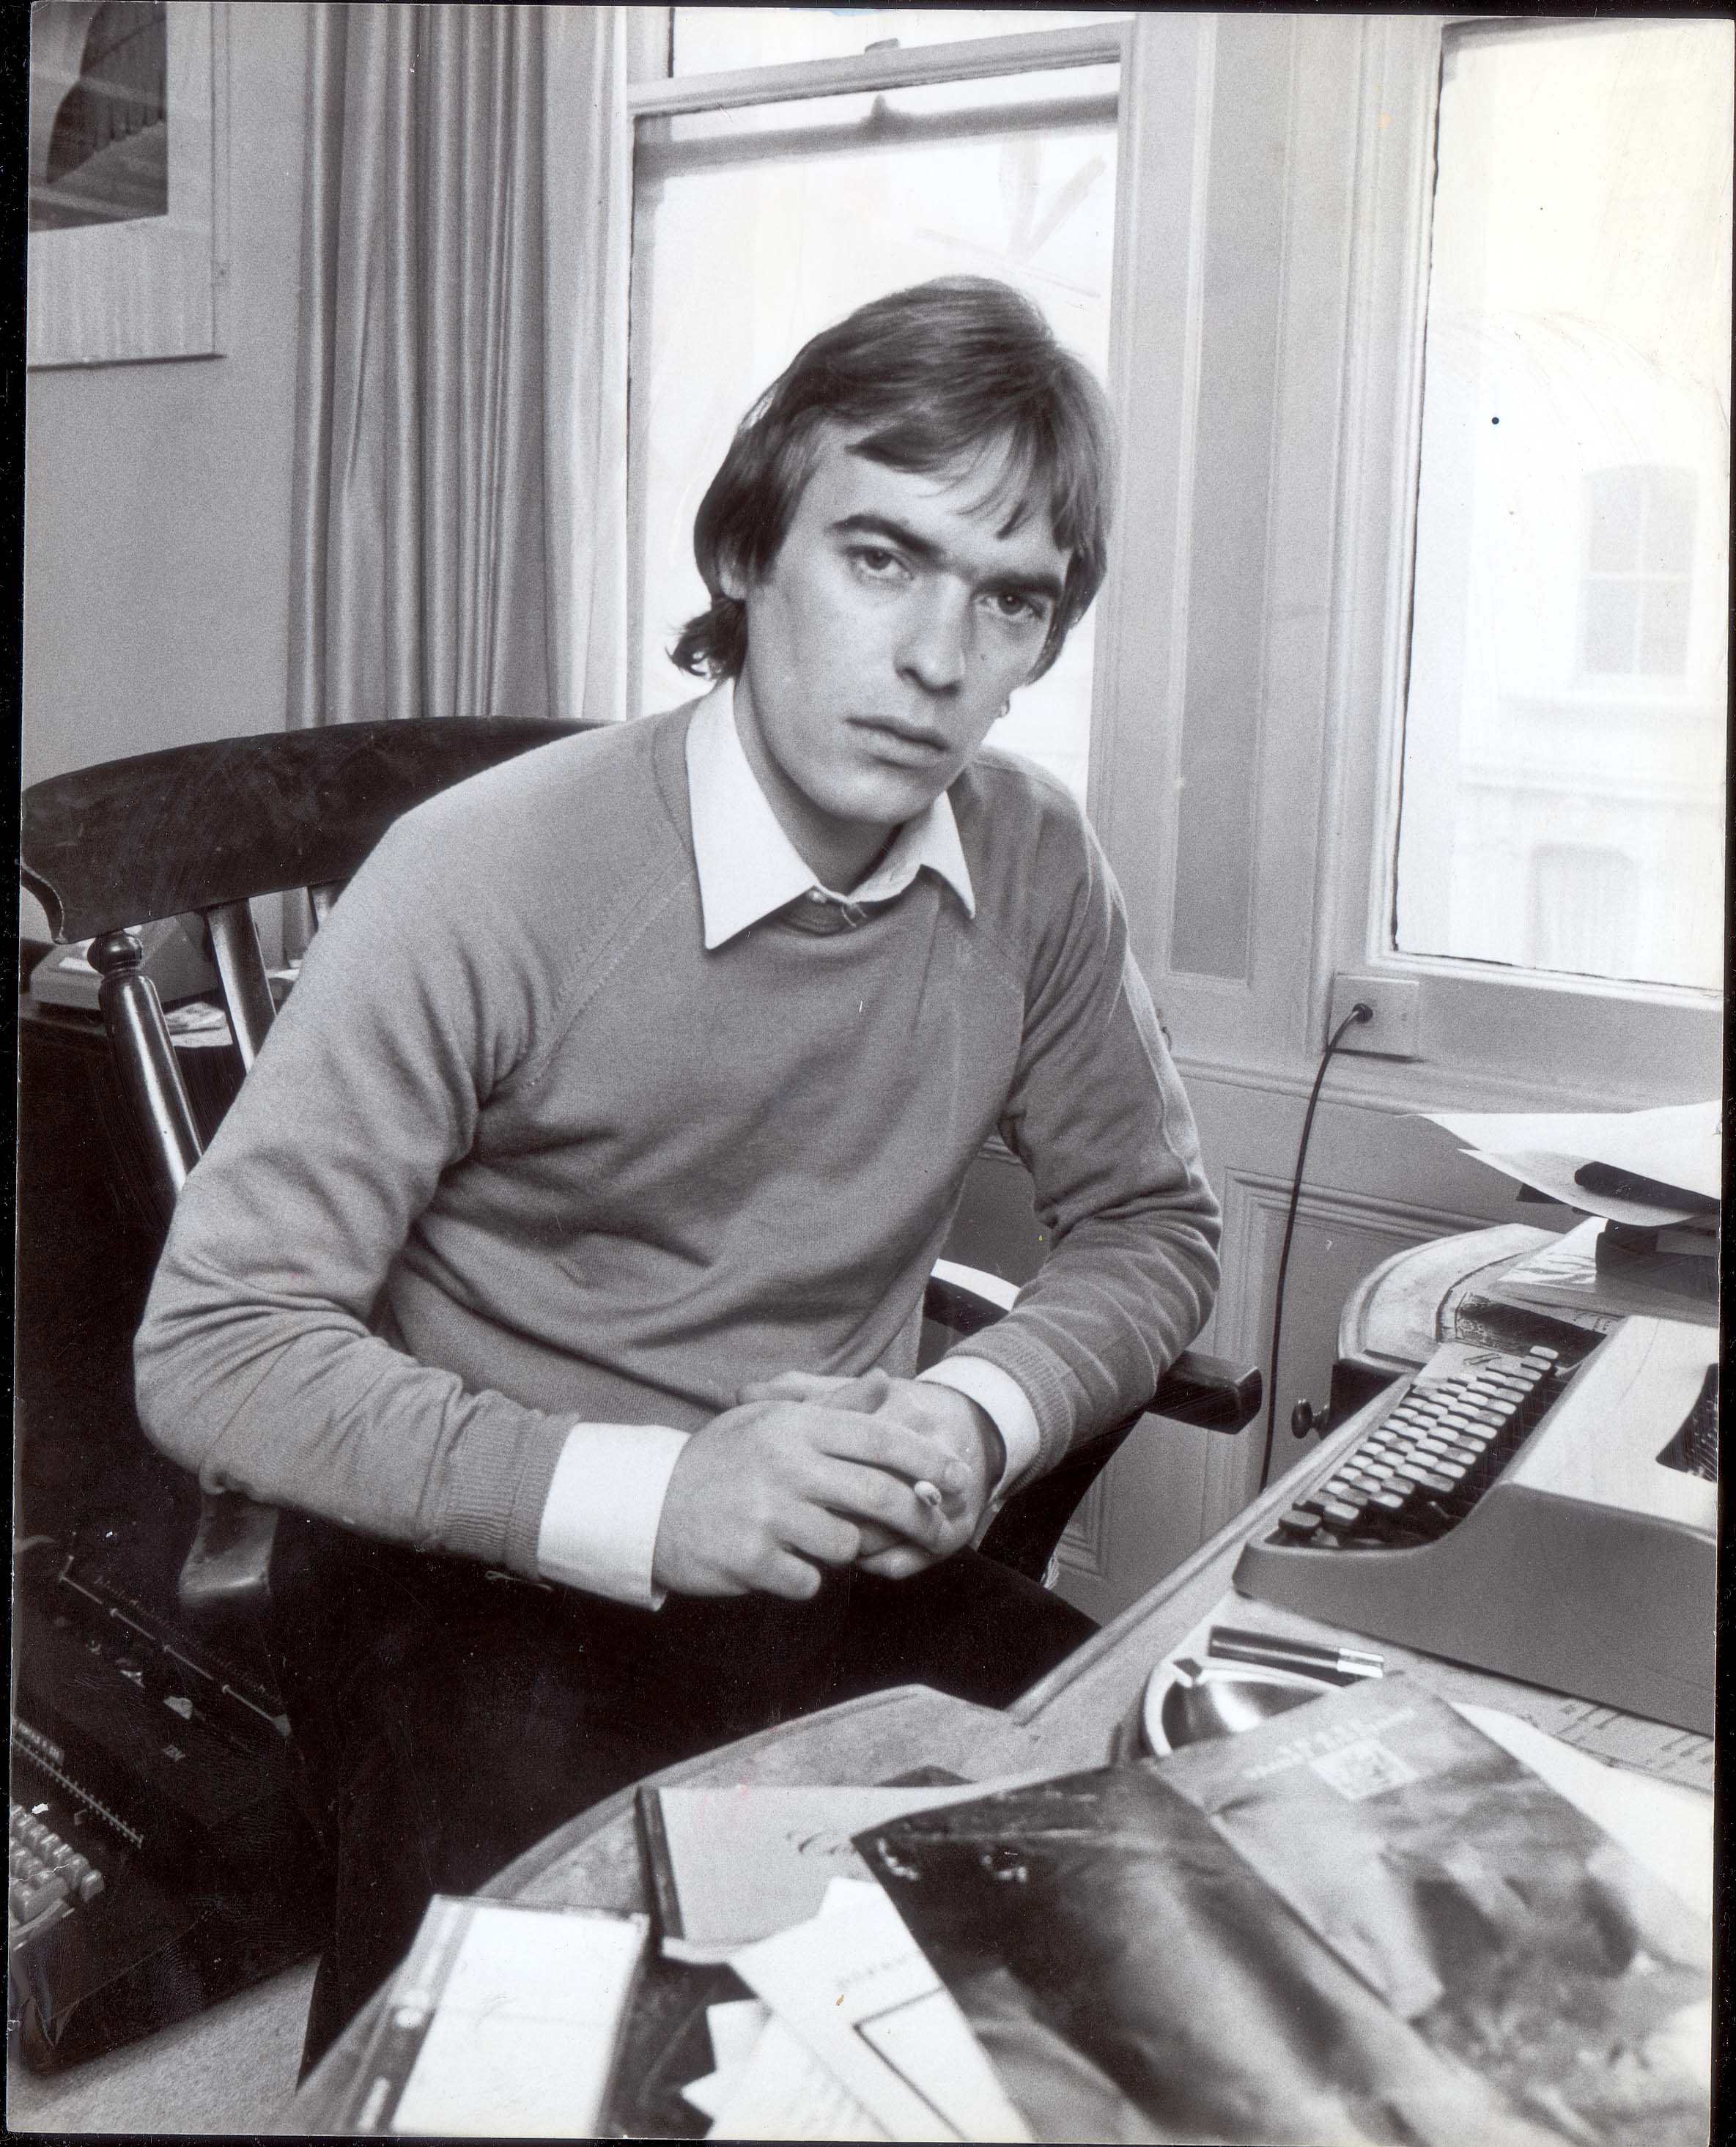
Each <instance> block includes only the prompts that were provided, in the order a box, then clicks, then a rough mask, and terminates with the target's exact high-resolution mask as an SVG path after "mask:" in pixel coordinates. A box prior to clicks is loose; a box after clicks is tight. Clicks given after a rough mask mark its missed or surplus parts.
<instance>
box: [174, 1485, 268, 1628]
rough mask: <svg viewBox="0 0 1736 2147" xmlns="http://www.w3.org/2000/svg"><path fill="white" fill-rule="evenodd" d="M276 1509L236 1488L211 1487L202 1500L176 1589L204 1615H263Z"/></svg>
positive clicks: (188, 1606)
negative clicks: (196, 1527)
mask: <svg viewBox="0 0 1736 2147" xmlns="http://www.w3.org/2000/svg"><path fill="white" fill-rule="evenodd" d="M277 1533H278V1509H277V1508H276V1507H275V1506H262V1505H260V1504H258V1503H257V1502H256V1501H255V1500H253V1499H249V1498H247V1497H244V1496H243V1494H241V1493H240V1492H238V1491H207V1492H206V1493H205V1494H204V1495H203V1498H202V1499H201V1500H200V1502H199V1525H198V1532H197V1533H196V1534H195V1535H194V1537H193V1548H192V1549H190V1550H189V1551H188V1554H187V1556H186V1557H185V1559H183V1561H182V1564H181V1577H180V1580H179V1582H178V1584H177V1587H176V1594H177V1595H178V1598H179V1600H180V1604H181V1608H182V1609H183V1610H184V1611H185V1612H186V1613H187V1614H188V1616H189V1617H191V1618H198V1619H209V1618H215V1617H233V1616H234V1615H235V1614H237V1613H240V1614H243V1615H249V1616H256V1617H263V1614H264V1613H265V1611H266V1609H267V1608H268V1605H269V1604H270V1600H271V1580H270V1570H271V1552H272V1544H273V1542H274V1541H275V1540H276V1538H277Z"/></svg>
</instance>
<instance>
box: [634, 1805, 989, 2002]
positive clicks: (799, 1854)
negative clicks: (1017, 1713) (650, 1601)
mask: <svg viewBox="0 0 1736 2147" xmlns="http://www.w3.org/2000/svg"><path fill="white" fill-rule="evenodd" d="M1026 1779H1031V1777H1028V1776H1023V1775H1020V1776H1009V1777H1008V1778H1006V1779H1005V1780H1003V1781H997V1782H988V1783H984V1782H960V1781H959V1780H958V1778H957V1777H956V1776H948V1777H947V1778H946V1779H945V1780H944V1781H943V1782H937V1781H933V1780H929V1781H924V1782H920V1783H915V1782H905V1783H888V1784H883V1785H881V1786H879V1787H877V1788H856V1787H843V1788H836V1787H807V1788H791V1787H786V1786H783V1785H782V1784H775V1785H768V1786H766V1787H758V1786H749V1785H747V1784H742V1785H738V1786H737V1787H734V1788H731V1789H681V1788H675V1789H640V1791H639V1793H638V1812H639V1827H640V1833H641V1835H642V1837H643V1843H644V1847H645V1855H646V1861H647V1863H648V1865H649V1867H650V1871H651V1883H652V1890H653V1896H654V1898H655V1900H656V1904H657V1920H658V1930H659V1933H660V1934H661V1936H662V1940H663V1954H664V1955H665V1957H666V1958H668V1959H671V1960H681V1961H688V1962H693V1963H696V1964H704V1963H711V1962H717V1961H723V1960H727V1959H728V1958H729V1956H730V1955H731V1954H733V1953H734V1952H736V1951H737V1950H738V1949H739V1948H741V1947H743V1946H745V1945H751V1944H753V1943H754V1942H755V1941H756V1940H757V1939H763V1938H768V1937H770V1935H771V1934H772V1933H773V1932H774V1931H781V1930H783V1929H787V1928H788V1926H789V1925H790V1924H799V1923H805V1922H806V1921H807V1920H808V1918H809V1917H811V1916H813V1915H816V1914H818V1912H819V1908H820V1904H821V1902H822V1900H823V1899H824V1897H825V1893H826V1888H827V1886H828V1884H829V1883H830V1881H831V1880H832V1879H866V1878H867V1877H868V1870H867V1867H866V1866H865V1865H864V1864H863V1862H862V1859H861V1858H860V1857H859V1856H858V1854H857V1853H856V1850H855V1849H854V1847H853V1844H852V1837H853V1835H855V1834H860V1833H861V1832H862V1831H863V1829H864V1828H867V1827H872V1826H878V1824H881V1822H882V1821H883V1820H885V1819H897V1818H898V1817H900V1816H901V1815H902V1814H903V1813H905V1812H909V1811H920V1810H922V1809H924V1808H925V1807H926V1806H929V1805H933V1804H947V1803H957V1802H959V1801H961V1800H963V1799H969V1798H972V1797H980V1796H981V1795H983V1793H984V1792H985V1790H988V1789H998V1788H1002V1787H1006V1786H1008V1785H1010V1784H1011V1783H1013V1782H1014V1781H1022V1780H1026Z"/></svg>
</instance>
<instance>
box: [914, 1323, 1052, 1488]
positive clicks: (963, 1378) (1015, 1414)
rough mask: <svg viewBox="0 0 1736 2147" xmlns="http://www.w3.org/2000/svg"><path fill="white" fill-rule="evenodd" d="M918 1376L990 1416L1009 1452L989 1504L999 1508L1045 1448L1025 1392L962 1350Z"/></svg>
mask: <svg viewBox="0 0 1736 2147" xmlns="http://www.w3.org/2000/svg"><path fill="white" fill-rule="evenodd" d="M918 1377H919V1378H921V1379H933V1380H934V1381H935V1382H936V1384H938V1385H940V1386H943V1387H951V1388H953V1389H955V1390H956V1391H957V1392H958V1393H959V1394H963V1395H965V1396H967V1397H968V1399H970V1400H972V1401H973V1402H975V1403H976V1404H978V1407H979V1408H982V1409H986V1410H987V1411H988V1414H989V1417H990V1419H991V1420H992V1421H993V1425H994V1428H995V1429H996V1430H997V1431H998V1432H999V1434H1000V1435H1001V1444H1002V1445H1003V1446H1004V1447H1005V1448H1006V1449H1007V1465H1006V1467H1005V1468H1004V1469H1002V1471H1001V1480H1000V1482H999V1483H998V1484H996V1485H995V1487H994V1491H993V1496H992V1498H991V1499H990V1502H989V1503H990V1504H991V1506H998V1505H999V1504H1000V1503H1001V1501H1002V1500H1003V1499H1004V1498H1005V1497H1006V1496H1007V1494H1008V1492H1009V1491H1011V1490H1012V1489H1013V1487H1014V1486H1015V1485H1016V1484H1017V1483H1018V1479H1019V1478H1020V1477H1021V1476H1023V1474H1024V1473H1025V1471H1026V1470H1027V1469H1028V1468H1029V1467H1030V1465H1031V1464H1032V1463H1033V1461H1034V1460H1035V1459H1037V1455H1038V1449H1039V1448H1040V1447H1041V1445H1042V1439H1041V1438H1040V1436H1039V1434H1038V1429H1037V1412H1036V1410H1035V1409H1033V1408H1032V1407H1031V1404H1030V1400H1029V1399H1028V1396H1027V1394H1026V1393H1025V1390H1024V1389H1023V1387H1022V1386H1020V1384H1018V1380H1017V1379H1014V1378H1013V1374H1011V1373H1010V1372H1003V1370H1002V1369H1001V1368H1000V1366H999V1365H998V1364H990V1363H989V1361H988V1359H987V1358H986V1357H973V1356H970V1355H968V1354H963V1353H961V1352H960V1351H958V1350H954V1351H953V1354H952V1355H951V1356H949V1357H943V1358H942V1359H941V1360H940V1362H939V1363H938V1364H931V1365H930V1366H929V1367H928V1370H927V1371H926V1372H923V1373H920V1374H918Z"/></svg>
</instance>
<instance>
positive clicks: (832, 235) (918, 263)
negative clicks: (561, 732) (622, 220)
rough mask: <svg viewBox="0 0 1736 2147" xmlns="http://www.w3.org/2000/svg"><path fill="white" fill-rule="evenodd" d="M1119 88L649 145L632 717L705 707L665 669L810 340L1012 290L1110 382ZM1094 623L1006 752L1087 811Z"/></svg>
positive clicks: (1019, 723)
mask: <svg viewBox="0 0 1736 2147" xmlns="http://www.w3.org/2000/svg"><path fill="white" fill-rule="evenodd" d="M1115 77H1116V70H1114V69H1113V68H1075V69H1068V70H1066V71H1064V72H1063V73H1046V74H1043V75H1038V76H1028V77H1022V78H1018V79H1016V80H1003V81H996V82H987V83H958V84H953V85H948V86H941V87H937V88H931V89H921V90H908V91H900V92H898V93H896V94H895V95H890V96H887V97H883V98H869V97H849V98H824V99H818V100H815V101H813V103H804V104H803V105H801V106H800V107H796V108H793V107H791V106H789V105H780V106H777V107H769V108H768V107H762V108H756V109H753V110H750V111H746V112H742V113H708V114H705V115H699V116H694V117H691V118H683V119H679V120H674V121H657V122H654V123H641V126H640V128H639V130H638V150H637V153H636V158H635V166H634V172H635V197H634V217H633V401H632V410H633V487H632V494H633V542H634V547H635V552H636V556H637V560H638V579H637V587H638V589H639V590H640V592H641V609H640V613H639V623H638V643H639V648H638V656H639V663H640V676H639V679H638V693H637V696H636V700H635V703H634V705H636V706H638V707H639V708H644V709H653V708H670V707H673V706H674V705H675V704H676V703H678V702H679V701H681V700H683V699H686V698H689V697H690V696H691V695H692V694H693V693H695V692H697V691H698V690H699V689H698V685H697V684H696V683H695V681H694V680H693V679H692V678H688V676H687V675H686V674H685V673H682V672H679V671H677V670H676V669H675V668H674V666H673V664H671V663H669V661H668V656H667V653H666V652H667V651H668V648H669V646H670V644H671V643H672V642H673V639H674V637H675V635H676V633H677V632H678V629H679V628H680V627H681V625H682V624H683V622H684V621H685V620H686V619H688V618H690V617H692V616H693V614H694V613H697V612H698V611H700V610H702V609H703V608H704V604H705V602H706V597H705V590H704V586H703V583H702V582H701V581H700V578H699V575H698V571H697V569H696V568H695V567H694V565H693V517H694V514H695V513H696V511H697V509H698V505H699V502H700V499H701V498H702V497H703V494H704V491H705V488H706V487H707V485H708V484H709V483H710V482H711V479H712V477H713V473H715V472H716V470H717V468H718V463H720V462H721V461H722V459H723V451H724V449H725V448H726V447H727V446H728V442H729V436H730V434H731V433H732V432H733V429H734V427H735V425H736V423H737V421H738V419H739V418H741V416H742V415H743V413H744V412H745V411H746V410H747V409H748V406H749V405H750V404H751V403H753V400H754V398H755V397H756V396H758V394H759V393H761V392H762V391H763V389H764V388H767V387H768V385H769V384H770V383H771V382H772V381H773V379H774V378H776V376H777V375H778V373H780V372H781V371H782V370H783V367H784V366H785V365H786V364H787V363H788V361H789V360H790V359H791V358H793V356H794V355H795V353H796V352H797V351H798V349H799V348H800V347H801V345H802V344H803V343H804V342H805V341H806V340H807V339H808V337H809V336H811V335H813V334H814V333H817V332H818V330H819V329H820V328H823V327H825V326H826V325H827V324H828V323H830V322H833V321H835V320H838V318H841V317H842V316H843V314H845V313H848V312H849V311H850V310H851V309H852V308H853V307H856V306H858V305H860V304H861V303H863V301H864V300H866V299H868V298H875V297H878V295H880V294H881V293H884V292H887V291H895V290H899V289H901V288H903V287H904V286H905V285H907V284H910V283H923V282H925V281H926V280H927V279H928V278H930V277H933V276H944V275H953V274H958V273H972V274H977V275H991V276H998V277H1000V278H1003V280H1004V281H1006V282H1007V283H1012V284H1014V285H1016V286H1017V287H1018V288H1019V289H1021V290H1023V291H1024V292H1025V293H1027V294H1028V296H1029V297H1031V298H1033V299H1034V300H1035V301H1036V303H1038V305H1039V306H1040V307H1041V308H1043V313H1045V315H1046V316H1047V317H1048V320H1049V321H1050V323H1052V324H1053V328H1054V329H1055V332H1056V333H1057V334H1058V336H1059V337H1060V338H1061V340H1062V342H1063V343H1065V344H1066V345H1067V346H1068V348H1069V349H1071V350H1073V351H1075V352H1077V353H1078V354H1079V355H1080V356H1081V357H1082V358H1084V359H1085V361H1086V362H1087V363H1088V364H1089V365H1090V366H1091V367H1092V368H1093V369H1094V370H1095V371H1096V372H1097V373H1098V376H1099V378H1101V377H1102V375H1103V371H1104V368H1105V364H1106V360H1107V356H1108V325H1109V273H1110V258H1111V252H1112V247H1111V239H1112V233H1113V213H1114V199H1115V103H1114V98H1115ZM1092 627H1093V616H1090V615H1088V617H1087V618H1086V619H1085V620H1084V622H1083V623H1082V624H1081V625H1080V626H1078V627H1076V628H1074V629H1073V633H1072V634H1071V635H1070V636H1069V637H1068V641H1067V644H1066V646H1065V648H1063V652H1062V654H1061V657H1060V659H1059V661H1058V663H1056V665H1055V667H1054V668H1053V670H1052V671H1051V672H1049V673H1048V676H1047V677H1046V678H1042V679H1040V680H1039V681H1038V683H1036V684H1035V685H1034V686H1031V687H1028V688H1025V689H1024V690H1023V692H1022V693H1018V694H1015V696H1014V697H1013V711H1012V713H1011V714H1010V715H1009V716H1008V717H1007V718H1004V719H1003V721H1002V723H1000V724H999V725H998V727H997V728H996V730H995V733H994V738H995V741H996V743H1002V744H1005V745H1007V746H1009V747H1011V748H1013V750H1014V751H1015V752H1019V753H1028V755H1029V756H1030V757H1031V758H1033V759H1035V760H1038V761H1039V762H1041V763H1043V765H1044V766H1045V767H1047V768H1049V769H1050V770H1051V771H1052V772H1053V773H1054V774H1056V775H1057V776H1058V777H1059V778H1060V779H1061V780H1062V781H1063V782H1065V783H1068V785H1069V787H1070V788H1072V789H1073V791H1074V793H1075V794H1076V795H1077V796H1078V797H1079V798H1081V799H1083V797H1084V793H1085V774H1086V765H1087V761H1088V753H1089V744H1090V713H1091V663H1092V646H1093V636H1092Z"/></svg>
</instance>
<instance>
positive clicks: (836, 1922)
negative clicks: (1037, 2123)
mask: <svg viewBox="0 0 1736 2147" xmlns="http://www.w3.org/2000/svg"><path fill="white" fill-rule="evenodd" d="M731 1965H732V1966H733V1968H734V1969H735V1970H736V1973H737V1974H738V1975H740V1976H741V1978H742V1979H743V1981H744V1982H745V1983H746V1984H748V1986H749V1988H750V1989H753V1991H755V1992H756V1993H757V1994H758V1996H759V1997H761V1998H762V1999H764V2000H765V2002H766V2004H768V2005H769V2006H771V2008H772V2009H773V2012H774V2013H776V2014H778V2016H779V2018H780V2019H782V2020H783V2021H784V2022H785V2023H786V2024H788V2026H789V2027H791V2028H792V2029H794V2031H795V2032H796V2033H797V2034H798V2035H799V2036H800V2037H801V2038H802V2039H803V2042H804V2043H806V2044H807V2045H808V2049H810V2050H811V2051H812V2052H813V2054H814V2056H815V2057H817V2058H818V2059H820V2060H821V2062H822V2063H823V2064H824V2065H825V2066H826V2068H827V2069H828V2070H829V2071H830V2072H832V2073H833V2074H834V2075H835V2076H836V2077H837V2078H838V2079H839V2080H841V2081H842V2082H843V2084H844V2086H845V2087H846V2088H847V2089H848V2091H849V2093H850V2094H852V2095H853V2096H854V2097H855V2098H856V2099H857V2100H858V2101H859V2102H860V2103H861V2104H862V2105H863V2108H864V2109H867V2110H868V2112H869V2114H871V2115H872V2116H873V2118H874V2119H876V2121H877V2122H878V2124H881V2125H882V2126H883V2127H884V2129H885V2131H886V2134H887V2135H888V2138H891V2139H984V2140H992V2139H1012V2140H1028V2139H1029V2138H1030V2136H1031V2135H1030V2133H1029V2131H1028V2129H1027V2127H1026V2125H1025V2124H1024V2120H1023V2119H1022V2118H1021V2117H1020V2115H1019V2114H1018V2110H1017V2109H1015V2108H1014V2107H1013V2104H1012V2103H1011V2102H1010V2101H1009V2100H1008V2097H1007V2094H1006V2092H1005V2090H1004V2089H1003V2087H1002V2086H1001V2084H1000V2081H999V2079H998V2077H997V2076H996V2074H995V2072H994V2069H993V2066H992V2065H991V2064H989V2062H988V2059H987V2057H986V2056H985V2055H984V2054H983V2049H982V2046H981V2044H978V2041H977V2039H976V2037H975V2036H974V2035H973V2034H972V2032H971V2030H970V2027H969V2024H968V2022H967V2021H966V2019H965V2018H964V2015H963V2014H962V2013H961V2012H960V2011H959V2010H958V2005H957V2004H956V2003H955V2001H954V2000H953V1997H952V1995H951V1994H950V1993H949V1992H948V1991H947V1990H946V1989H944V1988H943V1985H942V1984H941V1983H940V1981H939V1979H938V1977H937V1976H936V1975H935V1974H934V1971H933V1969H932V1968H931V1967H930V1966H929V1964H928V1959H927V1956H926V1955H925V1954H923V1951H922V1949H921V1948H920V1947H919V1946H918V1944H917V1943H916V1941H915V1940H914V1939H913V1938H912V1937H911V1935H910V1933H909V1931H908V1929H906V1927H905V1924H904V1922H903V1919H902V1917H900V1915H899V1914H898V1910H897V1909H895V1908H893V1904H892V1903H891V1901H890V1900H889V1899H888V1898H887V1896H886V1895H885V1894H883V1892H882V1891H881V1890H880V1889H879V1887H878V1886H877V1885H874V1884H871V1883H869V1884H863V1883H862V1882H860V1881H858V1880H854V1879H833V1882H832V1884H830V1885H829V1886H828V1888H827V1889H826V1898H825V1903H824V1905H823V1908H822V1909H821V1911H820V1914H818V1916H816V1917H814V1918H813V1919H812V1920H811V1921H809V1922H808V1923H805V1924H795V1925H794V1926H793V1928H792V1929H788V1930H787V1931H780V1932H779V1933H778V1934H777V1935H776V1936H775V1937H773V1938H769V1939H762V1940H760V1942H759V1943H758V1944H757V1945H752V1946H748V1947H745V1948H744V1949H743V1950H742V1951H741V1952H740V1953H738V1954H735V1955H734V1956H733V1960H732V1963H731Z"/></svg>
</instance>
